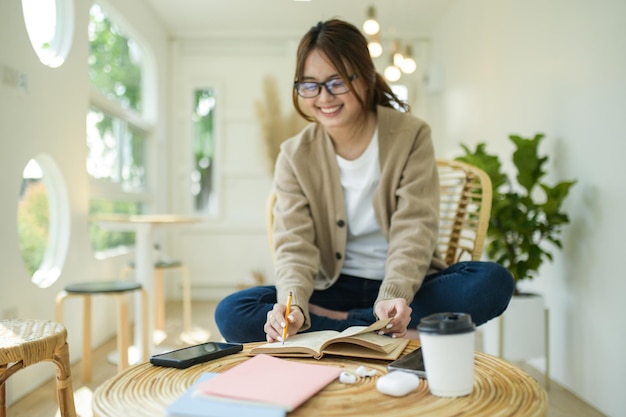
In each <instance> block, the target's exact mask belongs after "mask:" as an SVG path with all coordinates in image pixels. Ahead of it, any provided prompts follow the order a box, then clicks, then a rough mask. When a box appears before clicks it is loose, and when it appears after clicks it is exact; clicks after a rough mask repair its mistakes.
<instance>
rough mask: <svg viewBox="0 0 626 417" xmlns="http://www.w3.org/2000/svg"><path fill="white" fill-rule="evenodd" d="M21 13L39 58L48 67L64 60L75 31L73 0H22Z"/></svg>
mask: <svg viewBox="0 0 626 417" xmlns="http://www.w3.org/2000/svg"><path fill="white" fill-rule="evenodd" d="M22 13H23V14H24V23H25V24H26V31H27V32H28V37H29V38H30V43H31V44H32V45H33V49H34V50H35V52H36V53H37V56H38V57H39V60H40V61H41V62H42V63H43V64H45V65H48V66H49V67H53V68H56V67H59V66H61V65H62V64H63V62H64V61H65V58H66V57H67V54H68V53H69V50H70V45H71V44H72V37H73V34H74V4H73V1H72V0H22Z"/></svg>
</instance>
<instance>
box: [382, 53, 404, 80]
mask: <svg viewBox="0 0 626 417" xmlns="http://www.w3.org/2000/svg"><path fill="white" fill-rule="evenodd" d="M384 75H385V78H386V79H387V81H390V82H392V83H393V82H396V81H398V80H399V79H400V77H401V76H402V72H401V71H400V68H398V67H396V66H395V65H393V55H392V56H391V60H390V63H389V66H388V67H387V68H385V72H384Z"/></svg>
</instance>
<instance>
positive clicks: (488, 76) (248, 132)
mask: <svg viewBox="0 0 626 417" xmlns="http://www.w3.org/2000/svg"><path fill="white" fill-rule="evenodd" d="M75 4H76V7H77V10H76V17H75V20H76V31H75V34H76V37H75V40H74V45H73V47H72V50H71V52H70V56H69V58H68V60H67V62H66V63H65V64H64V65H63V66H62V67H61V68H58V69H54V70H50V69H48V68H46V67H44V66H42V65H41V64H40V63H39V61H38V60H37V58H36V56H35V54H34V52H33V51H32V48H31V46H30V43H29V41H28V39H27V37H26V32H25V29H24V27H23V19H22V14H21V1H20V0H2V1H0V66H9V67H11V68H14V69H17V70H19V71H20V72H24V73H26V74H27V76H28V79H29V90H28V92H27V93H24V92H21V91H19V90H17V89H13V88H9V87H7V86H5V85H3V84H2V83H1V82H0V158H1V163H0V187H1V188H0V189H2V190H3V191H4V195H5V198H3V199H2V201H0V219H1V220H0V250H1V252H0V253H2V255H1V256H2V262H3V273H2V275H0V281H1V285H2V286H1V288H2V291H0V306H2V308H3V309H4V308H5V306H12V305H17V306H18V307H19V315H20V316H21V317H37V318H47V319H52V318H53V317H54V301H53V300H54V295H55V294H56V293H57V292H58V291H59V290H60V289H61V288H62V286H63V285H65V284H67V283H69V282H72V281H77V280H83V279H97V278H101V277H105V276H107V275H114V274H115V273H116V272H117V270H118V268H119V266H120V263H121V261H122V260H119V259H118V260H110V261H96V260H95V259H93V254H92V253H91V250H90V247H89V243H88V241H87V207H88V205H87V198H88V180H87V176H86V173H85V171H84V167H85V156H86V146H85V137H84V135H85V113H86V110H87V106H88V80H87V72H86V60H87V50H88V49H87V48H88V43H87V37H86V27H87V19H88V14H87V13H88V8H89V6H90V2H89V1H88V0H75ZM106 4H109V5H110V6H111V7H114V8H116V9H117V10H118V11H119V12H120V13H121V16H122V17H123V19H125V20H127V22H128V23H130V24H131V25H133V26H134V27H135V30H136V31H137V33H136V34H135V35H136V36H138V37H140V38H143V39H144V40H145V41H147V42H148V43H149V44H150V45H151V48H152V52H153V53H154V56H155V63H156V65H157V68H158V72H157V73H156V74H155V82H156V83H157V85H158V90H157V91H158V94H157V97H155V98H154V103H155V107H154V109H153V116H154V120H155V121H156V122H155V123H156V129H155V136H154V140H155V141H156V143H157V149H158V150H159V151H162V152H159V153H158V154H156V155H153V156H151V158H152V159H151V161H153V162H154V163H156V164H158V165H157V166H159V167H160V168H161V167H162V169H161V170H159V176H158V177H157V179H156V181H157V182H156V184H159V186H160V187H164V188H162V189H160V190H162V192H161V191H160V192H159V193H158V196H159V197H158V201H157V205H156V208H155V210H161V211H178V212H184V211H186V206H185V205H184V204H183V198H184V197H183V195H184V193H185V190H186V189H187V188H186V187H187V184H186V178H185V176H186V175H187V173H186V165H185V164H187V163H188V161H186V159H185V158H187V157H188V156H186V155H184V153H183V149H184V147H183V144H181V141H182V140H184V139H181V138H182V137H184V133H185V129H188V126H187V127H186V122H185V117H186V115H187V114H188V112H187V113H186V112H185V108H186V106H189V105H190V104H188V103H186V101H185V100H187V97H188V94H189V93H190V91H191V89H192V88H194V87H197V86H207V83H209V84H212V85H209V86H213V85H215V86H216V87H217V88H218V94H219V97H221V98H222V99H221V100H223V101H218V106H219V107H218V111H219V112H220V114H221V115H220V116H219V120H220V125H219V129H220V132H221V134H220V142H219V149H220V152H222V157H223V158H224V160H223V161H221V166H220V167H219V184H218V186H219V187H220V188H221V189H222V190H223V191H224V193H223V200H222V201H221V203H220V207H221V208H222V211H221V213H220V217H218V218H217V219H213V220H210V221H208V222H207V223H206V224H204V225H201V226H199V227H198V228H194V231H193V232H192V231H189V232H184V233H182V234H181V236H180V237H179V238H177V239H174V240H173V241H171V242H169V243H170V244H171V245H170V248H169V249H170V252H171V255H173V256H176V257H182V258H183V259H184V260H185V261H186V262H187V263H188V264H189V265H190V267H191V271H192V279H193V281H194V297H197V298H204V297H207V298H208V297H211V298H219V297H220V296H221V294H223V293H224V292H225V291H231V290H233V289H234V286H235V285H237V284H239V283H242V282H250V275H251V272H252V271H253V270H255V269H260V270H261V271H262V272H264V273H266V275H268V276H271V262H270V259H269V251H268V249H267V241H266V237H265V219H264V212H265V197H266V195H267V191H268V189H269V186H270V181H271V179H270V176H269V174H268V173H267V171H266V165H265V162H264V160H263V156H262V153H263V150H262V147H261V146H260V142H259V141H260V129H259V127H258V121H257V119H256V115H255V113H254V101H255V100H260V99H262V98H263V96H262V84H261V80H262V78H263V77H265V76H266V75H269V74H274V75H275V76H276V77H277V79H278V80H279V81H281V82H282V81H284V80H290V79H291V78H292V68H293V67H292V65H293V59H294V58H293V57H294V48H295V45H294V43H293V42H295V41H297V40H294V39H292V40H289V39H283V40H280V41H276V40H274V39H266V40H265V41H266V43H263V42H261V40H260V39H255V40H254V41H252V40H250V39H245V38H241V39H238V40H237V39H236V40H213V41H211V42H209V41H207V42H200V41H196V42H188V41H186V42H183V41H176V42H172V43H170V44H168V40H167V35H166V34H165V32H164V30H163V29H162V26H161V24H160V23H159V22H158V20H157V19H155V18H154V16H153V15H152V13H151V11H150V9H149V8H146V7H144V5H143V3H142V2H139V1H131V2H129V1H124V0H109V1H108V2H107V3H106ZM453 5H454V7H453V8H452V9H451V10H450V12H449V13H448V14H447V16H446V18H445V19H444V21H443V22H442V23H441V24H440V25H439V26H438V29H437V31H436V33H435V34H434V37H433V42H432V44H431V45H430V49H432V53H433V55H434V59H433V62H435V63H437V64H439V65H440V68H442V71H443V89H442V90H441V91H440V92H439V93H434V94H431V95H429V96H427V97H420V98H417V99H416V100H417V103H418V105H417V106H416V108H415V112H416V113H417V114H418V115H420V116H422V117H423V118H425V119H426V120H427V121H429V122H430V123H431V124H432V126H433V129H434V139H435V142H436V147H437V152H438V154H439V156H455V155H458V154H459V153H460V151H459V147H458V144H459V143H460V142H465V143H476V142H479V141H487V142H489V147H490V148H491V149H493V150H497V151H501V152H503V153H505V154H507V155H508V154H509V152H510V146H509V144H508V141H507V139H506V137H507V135H508V134H509V133H519V134H522V135H532V134H534V133H535V132H543V133H545V134H546V135H547V139H546V140H545V141H544V148H545V151H546V152H548V153H549V154H550V155H551V164H552V165H553V170H552V172H551V175H552V177H551V178H554V179H555V180H558V179H569V178H577V179H578V181H579V182H578V184H577V185H576V187H575V188H574V190H573V192H572V195H571V197H570V199H569V200H568V203H567V208H568V210H569V212H570V214H571V219H572V224H571V225H570V226H569V227H567V229H566V233H565V239H564V243H565V249H564V251H563V252H560V253H557V254H556V259H555V262H554V263H553V264H552V265H549V266H547V267H546V268H544V270H543V271H542V277H541V278H539V279H537V280H536V281H535V282H533V283H532V285H531V286H530V287H531V288H532V289H536V290H538V291H542V292H543V293H544V294H545V295H546V297H547V302H548V304H549V307H550V311H551V327H552V333H551V345H552V351H551V356H552V360H553V361H552V369H551V372H552V375H553V376H554V377H555V378H556V379H557V380H558V381H559V382H561V383H562V384H564V385H565V386H567V387H568V388H570V389H572V390H573V391H574V392H576V393H578V394H579V395H580V396H581V397H582V398H583V399H585V400H586V401H588V402H590V403H591V404H593V405H595V406H596V407H597V408H599V409H600V410H602V411H603V412H604V413H606V414H607V415H610V416H613V417H617V416H622V415H626V410H625V408H624V407H625V405H624V401H623V399H622V398H621V390H620V388H623V387H624V386H626V381H625V378H626V377H625V376H624V375H625V372H624V370H626V363H625V361H626V360H625V359H624V356H623V354H622V352H623V351H624V350H626V336H624V333H623V331H622V328H623V325H622V323H621V322H618V323H614V322H611V321H610V320H613V321H615V320H619V319H620V318H623V317H625V316H626V311H625V310H626V307H624V303H623V302H621V298H622V294H624V292H625V290H626V288H625V287H626V280H622V279H621V278H622V277H621V276H620V271H621V269H620V268H618V265H617V259H619V256H620V253H618V252H619V250H620V249H621V248H620V246H619V245H618V244H616V243H614V242H616V241H617V239H618V238H619V237H621V236H623V235H624V234H625V233H626V230H625V229H626V221H625V220H624V218H623V216H622V215H621V210H620V207H621V206H623V204H624V202H625V201H624V200H625V199H626V196H625V193H624V187H623V185H622V184H620V183H618V180H619V179H620V178H621V177H622V176H623V174H624V168H623V166H622V165H621V164H620V162H621V161H618V158H619V157H620V156H621V155H623V154H624V153H625V152H624V151H625V150H626V149H625V147H626V145H625V143H624V141H623V140H622V137H621V136H622V135H621V133H622V132H624V131H625V128H626V126H625V124H626V121H624V117H623V116H622V114H621V113H622V112H623V109H624V108H625V107H626V106H625V104H626V103H624V101H625V100H626V99H625V98H624V97H626V81H625V77H624V75H623V74H626V54H624V51H625V50H626V48H625V46H626V45H625V42H626V28H625V27H624V26H623V24H622V21H621V20H623V16H626V3H624V2H623V1H621V0H613V1H609V0H599V1H597V2H593V4H592V3H591V2H586V1H581V0H576V1H575V0H552V1H550V2H546V1H540V0H527V1H523V0H498V1H494V0H464V1H458V2H455V3H453ZM224 46H227V47H224ZM168 47H170V48H171V49H170V50H168ZM410 89H411V91H422V90H421V89H420V88H419V87H418V86H416V85H412V86H410ZM219 97H218V100H220V98H219ZM282 97H283V99H282V103H283V106H284V107H283V109H284V111H285V112H287V111H290V102H289V93H288V92H287V91H286V92H285V93H284V96H282ZM168 121H171V123H168ZM40 152H46V153H48V154H49V155H51V156H52V157H53V158H54V159H55V160H56V161H57V163H58V164H59V166H60V167H61V171H62V173H63V175H64V177H65V179H66V181H67V186H68V191H69V194H70V205H71V210H72V217H71V233H72V234H71V238H70V250H69V254H68V258H67V262H66V265H65V268H64V271H63V274H62V276H61V278H60V280H59V282H58V283H56V284H55V285H53V286H52V287H50V288H48V289H40V288H37V287H36V286H34V285H33V284H32V283H31V282H30V279H29V278H30V277H28V276H27V274H26V271H25V270H24V267H23V265H22V263H21V260H20V254H19V251H18V243H17V242H18V241H17V230H16V222H15V219H16V211H15V208H16V204H17V198H15V199H11V198H9V197H10V196H11V195H14V196H16V197H17V195H18V190H19V184H20V182H21V173H22V170H23V168H24V166H25V164H26V162H27V161H28V159H30V158H32V157H33V156H35V155H37V154H38V153H40ZM68 306H69V308H74V309H76V310H72V311H77V308H78V307H77V305H74V307H72V306H71V305H70V304H68ZM112 307H113V305H112V304H105V302H97V303H96V308H97V309H98V312H97V313H96V314H95V315H94V319H95V320H97V322H96V326H95V328H96V329H97V331H96V334H95V335H94V336H95V337H94V345H97V344H99V343H101V342H102V341H103V340H105V339H106V338H108V337H110V336H111V335H112V334H113V332H114V330H115V323H114V321H113V320H114V317H113V316H112V314H102V312H103V311H105V310H104V309H105V308H107V309H108V310H109V311H110V309H111V308H112ZM76 316H77V315H76V314H74V315H73V316H72V317H69V318H67V320H68V323H67V325H68V328H69V330H70V346H71V357H72V359H73V360H76V359H78V358H79V356H80V351H79V347H80V330H79V328H80V327H79V326H80V320H79V318H78V317H76ZM620 326H621V327H620ZM51 375H52V368H49V372H48V373H47V374H45V373H42V370H41V368H37V369H36V370H35V371H33V372H30V373H24V374H23V375H19V374H18V375H16V376H14V377H12V378H11V384H10V388H9V400H11V399H12V398H16V397H18V396H20V395H22V394H23V393H24V392H25V391H27V390H28V389H30V388H32V387H33V386H34V385H36V384H39V383H40V382H41V381H43V380H44V379H45V378H46V377H50V376H51ZM75 388H77V387H75Z"/></svg>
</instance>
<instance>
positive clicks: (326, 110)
mask: <svg viewBox="0 0 626 417" xmlns="http://www.w3.org/2000/svg"><path fill="white" fill-rule="evenodd" d="M340 108H341V106H334V107H320V108H319V109H320V111H321V112H322V113H324V114H331V113H335V112H337V111H338V110H339V109H340Z"/></svg>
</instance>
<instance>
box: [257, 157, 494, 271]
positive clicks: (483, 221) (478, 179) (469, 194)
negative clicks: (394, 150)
mask: <svg viewBox="0 0 626 417" xmlns="http://www.w3.org/2000/svg"><path fill="white" fill-rule="evenodd" d="M437 168H438V172H439V185H440V188H441V190H440V212H439V240H438V243H437V248H438V250H439V253H440V254H441V256H442V257H443V258H444V260H445V261H446V263H447V264H449V265H452V264H454V263H457V262H459V261H462V260H474V261H476V260H479V259H480V257H481V255H482V250H483V245H484V241H485V237H486V235H487V229H488V227H489V218H490V216H491V196H492V188H491V179H490V178H489V176H488V175H487V173H485V172H484V171H483V170H481V169H480V168H477V167H475V166H473V165H469V164H466V163H463V162H459V161H453V160H444V159H438V160H437ZM274 204H276V194H275V192H274V190H272V191H271V192H270V195H269V198H268V200H267V207H266V217H267V222H266V227H267V237H268V240H269V244H270V250H271V251H272V254H273V250H274V239H273V236H272V225H273V222H274Z"/></svg>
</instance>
